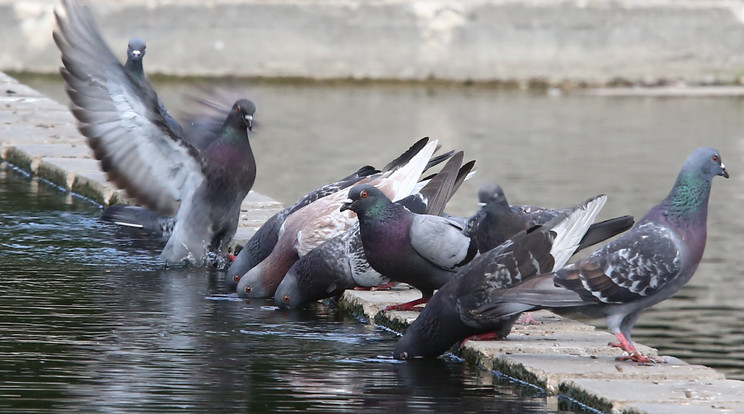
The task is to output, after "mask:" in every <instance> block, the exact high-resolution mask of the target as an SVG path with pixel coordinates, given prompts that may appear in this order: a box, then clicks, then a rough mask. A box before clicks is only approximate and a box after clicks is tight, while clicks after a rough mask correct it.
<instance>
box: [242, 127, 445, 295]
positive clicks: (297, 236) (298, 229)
mask: <svg viewBox="0 0 744 414" xmlns="http://www.w3.org/2000/svg"><path fill="white" fill-rule="evenodd" d="M421 143H424V144H425V145H423V147H421V148H418V147H420V146H421V145H420V144H421ZM414 147H417V150H416V151H411V149H409V150H408V151H406V153H405V154H415V155H413V157H410V156H408V155H406V157H405V158H404V159H403V160H401V161H406V160H407V162H402V163H401V164H397V166H396V167H395V168H393V169H391V170H388V171H386V172H384V173H383V174H380V175H377V176H370V177H367V178H366V179H364V180H363V182H367V183H370V186H371V187H372V188H377V187H379V188H381V189H382V190H379V191H384V192H385V193H387V194H389V195H390V196H392V197H393V198H394V199H396V200H397V199H399V198H402V197H405V196H408V195H410V194H411V193H412V192H413V191H414V188H415V185H416V183H417V182H418V179H419V177H420V175H421V173H422V172H423V171H424V169H425V168H426V166H427V164H428V161H429V160H430V158H431V155H432V154H433V153H434V151H435V149H436V147H437V141H436V140H432V141H430V142H429V141H428V139H425V140H420V141H419V142H418V143H417V144H415V145H414ZM399 158H400V157H399ZM346 193H347V191H346V190H341V191H338V192H336V193H335V194H332V195H329V196H326V197H323V198H321V199H319V200H317V201H315V202H313V203H311V204H310V205H308V206H305V207H304V208H301V209H300V210H298V211H296V212H295V213H294V214H291V215H290V216H289V217H288V218H287V220H285V222H284V224H283V225H282V228H281V230H280V234H279V239H278V240H277V243H276V246H274V249H273V250H272V251H271V254H269V256H268V257H266V259H264V260H263V261H261V263H259V264H258V265H256V266H255V267H253V268H252V269H251V270H249V271H248V273H246V274H245V275H243V276H242V277H241V278H240V281H239V282H238V286H237V294H238V296H239V297H244V298H264V297H273V296H274V293H275V292H276V288H277V287H278V286H279V283H281V281H282V279H283V278H284V276H285V275H286V273H287V271H288V270H289V269H290V268H291V267H292V265H293V264H294V263H295V262H296V261H297V260H298V259H299V258H300V257H302V256H304V255H305V254H307V253H308V252H309V251H311V250H312V249H314V248H315V247H318V246H319V245H321V244H322V243H323V242H325V241H326V240H328V239H330V238H332V237H334V236H335V235H338V234H341V233H342V232H344V231H345V230H346V229H347V228H349V227H350V226H351V224H352V223H353V221H355V218H354V216H353V215H352V213H351V212H345V211H343V210H341V209H340V207H341V205H342V204H343V202H344V200H345V199H346Z"/></svg>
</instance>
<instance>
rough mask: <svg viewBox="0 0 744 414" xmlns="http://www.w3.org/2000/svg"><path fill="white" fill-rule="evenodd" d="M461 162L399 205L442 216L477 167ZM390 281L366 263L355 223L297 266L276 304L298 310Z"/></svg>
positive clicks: (456, 161)
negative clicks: (349, 290)
mask: <svg viewBox="0 0 744 414" xmlns="http://www.w3.org/2000/svg"><path fill="white" fill-rule="evenodd" d="M462 161H463V153H462V152H458V153H456V154H455V155H453V156H452V158H450V159H449V161H447V164H445V165H444V167H442V170H441V171H440V172H439V173H438V174H436V175H435V176H434V177H433V178H431V179H430V180H429V181H428V183H427V184H426V185H425V186H424V187H423V188H421V190H419V192H418V193H416V194H412V195H410V196H408V197H405V198H403V199H401V200H398V201H396V203H398V204H401V205H404V206H406V208H408V209H409V210H411V211H414V212H416V213H421V214H423V213H429V214H439V213H441V212H442V211H443V210H444V207H445V205H446V203H447V201H449V199H450V198H451V197H452V196H453V195H454V193H455V192H456V191H457V189H458V188H459V186H460V184H462V182H463V181H464V179H465V177H466V176H467V175H468V174H469V173H470V171H471V170H472V169H473V166H474V164H475V162H474V161H471V162H468V163H467V164H465V165H464V166H462V167H460V166H461V164H462ZM388 281H389V279H387V278H386V277H384V276H383V275H381V274H380V273H378V272H377V271H375V270H374V269H373V268H372V267H371V266H370V265H369V263H368V262H367V258H366V256H365V255H364V248H363V246H362V240H361V236H360V233H359V221H358V220H356V221H355V222H354V223H353V224H352V226H351V227H350V228H349V229H348V230H346V231H345V232H344V233H342V234H340V235H338V236H336V237H333V238H332V239H330V240H328V241H327V242H325V243H323V244H321V245H320V246H318V247H316V248H315V249H313V250H311V251H310V252H309V253H308V254H306V255H305V256H303V257H302V258H300V259H299V260H298V261H297V262H295V264H294V265H293V266H292V268H290V269H289V271H288V272H287V274H286V275H285V276H284V279H283V280H282V282H281V283H280V284H279V287H278V288H277V290H276V293H275V294H274V302H275V303H276V304H277V306H280V307H288V308H290V309H295V308H298V307H301V306H304V305H306V304H307V303H309V302H312V301H315V300H319V299H324V298H328V297H332V296H336V295H339V294H341V293H343V291H344V290H346V289H352V288H355V287H357V286H361V287H374V286H379V285H381V284H384V283H386V282H388Z"/></svg>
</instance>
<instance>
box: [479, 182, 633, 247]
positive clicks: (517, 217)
mask: <svg viewBox="0 0 744 414" xmlns="http://www.w3.org/2000/svg"><path fill="white" fill-rule="evenodd" d="M478 201H479V204H480V205H481V206H482V207H481V209H480V210H479V211H478V212H477V213H476V214H475V215H474V216H473V217H472V218H471V222H470V223H468V231H469V232H470V234H471V235H472V236H473V237H475V240H476V243H477V245H478V251H479V252H480V253H485V252H487V251H489V250H491V249H493V248H494V247H496V246H498V245H500V244H501V243H503V242H505V241H506V240H508V239H509V238H511V237H512V236H514V235H516V234H517V233H519V232H520V231H522V230H527V229H529V228H532V227H534V226H539V225H542V224H545V223H547V222H548V221H550V220H552V219H554V218H555V217H556V216H558V215H559V214H560V213H565V212H568V211H570V209H566V210H553V209H549V208H544V207H535V206H511V205H509V202H508V201H507V200H506V195H505V194H504V190H502V188H501V186H500V185H498V184H494V183H488V184H484V185H482V186H481V187H480V189H478ZM631 226H633V217H632V216H621V217H616V218H612V219H609V220H605V221H602V222H599V223H594V224H592V226H591V227H590V228H589V230H588V231H587V232H586V235H585V236H584V240H582V242H581V244H580V245H579V248H578V249H577V250H581V249H583V248H586V247H588V246H591V245H594V244H596V243H599V242H601V241H604V240H607V239H609V238H610V237H613V236H615V235H617V234H620V233H622V232H624V231H626V230H628V229H629V228H631Z"/></svg>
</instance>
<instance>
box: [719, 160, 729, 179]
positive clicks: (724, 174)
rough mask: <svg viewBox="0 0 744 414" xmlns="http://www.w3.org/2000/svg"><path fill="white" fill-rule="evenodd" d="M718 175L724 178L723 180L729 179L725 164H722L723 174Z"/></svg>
mask: <svg viewBox="0 0 744 414" xmlns="http://www.w3.org/2000/svg"><path fill="white" fill-rule="evenodd" d="M718 175H720V176H723V178H729V175H728V171H726V166H725V165H723V163H721V172H720V174H718Z"/></svg>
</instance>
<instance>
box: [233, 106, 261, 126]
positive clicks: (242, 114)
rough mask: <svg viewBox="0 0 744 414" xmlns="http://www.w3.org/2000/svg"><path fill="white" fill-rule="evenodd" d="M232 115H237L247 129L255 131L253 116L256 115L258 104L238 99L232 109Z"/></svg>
mask: <svg viewBox="0 0 744 414" xmlns="http://www.w3.org/2000/svg"><path fill="white" fill-rule="evenodd" d="M231 113H233V114H237V115H238V116H239V119H240V120H241V121H240V122H242V123H243V124H244V125H243V126H244V127H245V128H248V130H249V131H251V130H253V115H254V114H255V113H256V104H254V103H253V101H251V100H248V99H238V100H237V101H236V102H235V104H234V105H233V107H232V110H231Z"/></svg>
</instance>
